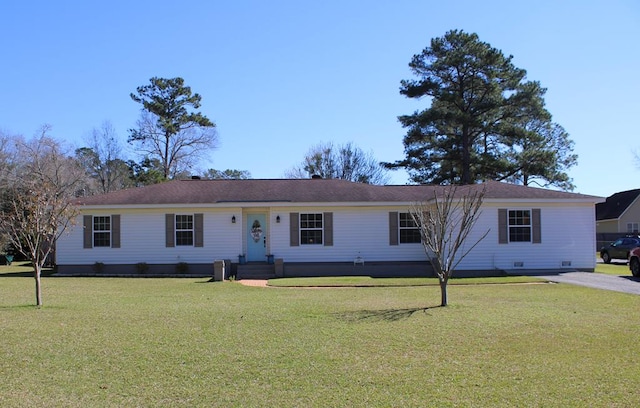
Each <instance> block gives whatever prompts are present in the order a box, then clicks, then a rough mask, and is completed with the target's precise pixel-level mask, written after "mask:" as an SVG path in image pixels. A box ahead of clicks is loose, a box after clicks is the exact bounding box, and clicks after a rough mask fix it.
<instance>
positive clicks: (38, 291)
mask: <svg viewBox="0 0 640 408" xmlns="http://www.w3.org/2000/svg"><path fill="white" fill-rule="evenodd" d="M33 270H34V275H35V278H36V306H38V307H40V306H42V286H41V284H40V274H41V272H42V269H41V268H40V266H38V264H37V263H34V265H33Z"/></svg>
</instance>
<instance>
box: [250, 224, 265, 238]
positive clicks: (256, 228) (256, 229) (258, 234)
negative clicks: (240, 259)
mask: <svg viewBox="0 0 640 408" xmlns="http://www.w3.org/2000/svg"><path fill="white" fill-rule="evenodd" d="M251 237H252V238H253V241H254V242H258V241H260V238H262V226H261V225H260V221H258V220H255V221H253V225H251Z"/></svg>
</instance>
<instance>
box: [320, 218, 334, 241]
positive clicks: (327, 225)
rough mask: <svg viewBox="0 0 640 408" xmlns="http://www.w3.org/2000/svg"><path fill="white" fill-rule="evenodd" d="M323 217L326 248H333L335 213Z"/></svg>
mask: <svg viewBox="0 0 640 408" xmlns="http://www.w3.org/2000/svg"><path fill="white" fill-rule="evenodd" d="M322 217H323V220H322V221H323V223H324V225H323V226H324V246H333V213H330V212H326V213H324V214H323V215H322Z"/></svg>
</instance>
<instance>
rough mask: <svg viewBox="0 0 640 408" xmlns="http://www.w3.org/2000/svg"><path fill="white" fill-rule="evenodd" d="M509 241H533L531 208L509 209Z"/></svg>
mask: <svg viewBox="0 0 640 408" xmlns="http://www.w3.org/2000/svg"><path fill="white" fill-rule="evenodd" d="M509 242H531V210H509Z"/></svg>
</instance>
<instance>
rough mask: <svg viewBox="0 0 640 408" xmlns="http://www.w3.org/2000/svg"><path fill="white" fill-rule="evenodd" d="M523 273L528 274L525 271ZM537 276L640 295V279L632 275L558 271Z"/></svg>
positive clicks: (537, 274)
mask: <svg viewBox="0 0 640 408" xmlns="http://www.w3.org/2000/svg"><path fill="white" fill-rule="evenodd" d="M523 275H527V274H526V273H524V274H523ZM531 276H536V277H539V278H542V279H546V280H548V281H551V282H559V283H569V284H572V285H580V286H587V287H590V288H596V289H605V290H613V291H616V292H624V293H631V294H634V295H640V279H639V278H634V277H632V276H615V275H605V274H603V273H595V272H558V273H553V272H550V273H535V274H531Z"/></svg>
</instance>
